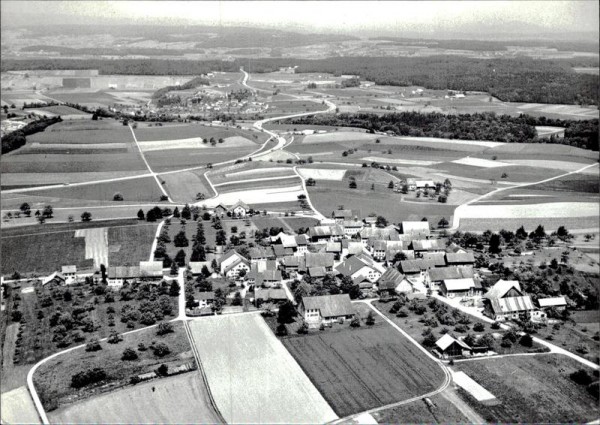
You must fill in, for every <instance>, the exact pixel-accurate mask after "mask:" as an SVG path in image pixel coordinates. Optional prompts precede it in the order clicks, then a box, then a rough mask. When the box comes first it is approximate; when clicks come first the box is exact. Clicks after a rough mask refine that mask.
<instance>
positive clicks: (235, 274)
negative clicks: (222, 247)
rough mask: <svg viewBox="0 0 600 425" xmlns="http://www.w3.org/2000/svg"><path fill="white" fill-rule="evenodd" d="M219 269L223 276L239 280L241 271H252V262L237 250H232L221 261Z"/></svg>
mask: <svg viewBox="0 0 600 425" xmlns="http://www.w3.org/2000/svg"><path fill="white" fill-rule="evenodd" d="M219 267H220V270H221V274H222V275H223V276H225V277H228V278H230V279H238V278H239V274H240V271H241V270H246V272H249V271H250V262H249V261H248V260H247V259H246V258H245V257H243V256H242V255H241V254H239V253H238V252H237V251H236V250H235V249H232V250H229V251H227V253H225V255H223V256H222V257H221V258H220V259H219Z"/></svg>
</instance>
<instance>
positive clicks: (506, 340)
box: [500, 339, 512, 348]
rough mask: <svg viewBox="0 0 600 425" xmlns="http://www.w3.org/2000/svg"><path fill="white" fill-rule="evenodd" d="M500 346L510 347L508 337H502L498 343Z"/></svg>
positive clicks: (510, 343)
mask: <svg viewBox="0 0 600 425" xmlns="http://www.w3.org/2000/svg"><path fill="white" fill-rule="evenodd" d="M500 347H504V348H510V347H512V342H510V340H509V339H503V340H502V342H501V343H500Z"/></svg>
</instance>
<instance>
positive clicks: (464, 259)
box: [446, 252, 475, 266]
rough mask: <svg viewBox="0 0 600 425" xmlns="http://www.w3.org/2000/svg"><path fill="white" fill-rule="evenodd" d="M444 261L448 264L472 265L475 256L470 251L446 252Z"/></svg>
mask: <svg viewBox="0 0 600 425" xmlns="http://www.w3.org/2000/svg"><path fill="white" fill-rule="evenodd" d="M446 263H448V265H449V266H473V265H474V264H475V256H474V255H473V253H472V252H457V253H446Z"/></svg>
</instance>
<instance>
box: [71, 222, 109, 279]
mask: <svg viewBox="0 0 600 425" xmlns="http://www.w3.org/2000/svg"><path fill="white" fill-rule="evenodd" d="M75 237H76V238H84V240H85V258H91V259H93V260H94V268H96V269H99V268H100V265H101V264H104V265H105V266H106V265H108V228H106V227H96V228H93V229H79V230H76V231H75Z"/></svg>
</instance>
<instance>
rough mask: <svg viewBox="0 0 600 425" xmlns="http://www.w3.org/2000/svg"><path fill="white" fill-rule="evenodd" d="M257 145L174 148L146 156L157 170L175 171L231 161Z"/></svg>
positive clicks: (254, 148)
mask: <svg viewBox="0 0 600 425" xmlns="http://www.w3.org/2000/svg"><path fill="white" fill-rule="evenodd" d="M255 150H256V147H255V146H250V147H238V148H227V147H223V148H220V147H215V148H211V149H202V150H198V151H196V152H195V151H190V150H189V149H173V150H170V151H153V152H148V153H146V154H145V155H144V156H145V157H146V160H147V161H148V163H149V164H150V166H151V167H152V170H154V171H156V172H162V171H174V170H178V169H182V168H189V167H200V166H205V165H206V164H209V163H210V164H217V163H220V162H223V161H231V160H233V159H237V158H243V157H244V156H245V155H248V154H250V153H251V152H253V151H255Z"/></svg>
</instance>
